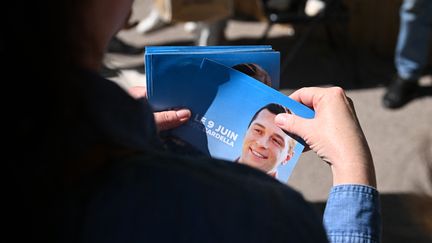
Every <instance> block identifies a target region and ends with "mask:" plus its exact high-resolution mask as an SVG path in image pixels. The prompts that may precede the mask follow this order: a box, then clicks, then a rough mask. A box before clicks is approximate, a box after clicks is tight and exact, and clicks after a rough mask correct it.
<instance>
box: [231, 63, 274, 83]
mask: <svg viewBox="0 0 432 243" xmlns="http://www.w3.org/2000/svg"><path fill="white" fill-rule="evenodd" d="M232 68H234V69H235V70H237V71H240V72H242V73H244V74H247V75H249V76H251V77H252V78H254V79H256V80H258V81H260V82H261V83H263V84H265V85H267V86H271V83H272V81H271V78H270V75H269V74H268V73H267V71H266V70H264V69H263V68H262V67H261V66H259V65H258V64H255V63H241V64H237V65H235V66H233V67H232Z"/></svg>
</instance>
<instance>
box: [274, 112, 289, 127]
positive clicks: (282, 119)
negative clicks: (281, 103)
mask: <svg viewBox="0 0 432 243" xmlns="http://www.w3.org/2000/svg"><path fill="white" fill-rule="evenodd" d="M286 119H287V115H286V114H278V115H276V117H275V123H276V125H279V126H283V125H284V124H285V121H286Z"/></svg>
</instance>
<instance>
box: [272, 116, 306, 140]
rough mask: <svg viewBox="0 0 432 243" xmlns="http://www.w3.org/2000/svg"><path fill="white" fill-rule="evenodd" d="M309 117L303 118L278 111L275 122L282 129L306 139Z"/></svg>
mask: <svg viewBox="0 0 432 243" xmlns="http://www.w3.org/2000/svg"><path fill="white" fill-rule="evenodd" d="M310 122H311V120H310V119H305V118H302V117H299V116H296V115H293V114H288V113H280V114H278V115H277V116H276V117H275V123H276V125H277V126H279V127H280V128H282V129H283V130H285V131H287V132H289V133H292V134H295V135H297V136H299V137H301V138H302V139H303V140H306V137H307V132H308V131H309V130H310V129H308V127H309V126H310V125H309V123H310Z"/></svg>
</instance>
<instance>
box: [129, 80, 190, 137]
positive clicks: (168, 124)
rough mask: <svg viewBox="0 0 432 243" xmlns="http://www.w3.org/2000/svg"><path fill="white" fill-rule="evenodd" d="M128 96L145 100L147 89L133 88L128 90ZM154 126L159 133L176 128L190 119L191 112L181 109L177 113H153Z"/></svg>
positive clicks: (141, 87)
mask: <svg viewBox="0 0 432 243" xmlns="http://www.w3.org/2000/svg"><path fill="white" fill-rule="evenodd" d="M128 91H129V94H130V95H131V96H132V97H134V98H136V99H139V98H147V89H146V87H144V86H133V87H131V88H129V90H128ZM154 117H155V122H156V126H157V128H158V130H159V131H164V130H168V129H172V128H176V127H178V126H180V125H182V124H183V123H185V122H186V121H188V120H189V118H190V117H191V112H190V110H188V109H181V110H177V111H161V112H155V113H154Z"/></svg>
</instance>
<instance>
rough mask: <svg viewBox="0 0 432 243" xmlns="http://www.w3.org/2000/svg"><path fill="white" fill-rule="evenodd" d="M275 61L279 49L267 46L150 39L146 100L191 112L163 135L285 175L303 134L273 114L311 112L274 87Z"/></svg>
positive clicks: (298, 152)
mask: <svg viewBox="0 0 432 243" xmlns="http://www.w3.org/2000/svg"><path fill="white" fill-rule="evenodd" d="M279 64H280V54H279V52H277V51H275V50H273V49H272V47H271V46H268V45H264V46H207V47H196V46H150V47H147V48H146V53H145V65H146V70H145V71H146V79H147V95H148V100H149V103H150V105H151V106H152V107H153V109H154V110H155V111H163V110H171V109H179V108H188V109H190V110H191V111H192V117H191V119H190V120H189V121H188V122H187V123H186V124H185V125H183V126H181V127H179V128H176V129H173V130H171V131H169V134H168V136H167V137H170V138H175V140H176V141H180V143H181V144H183V145H185V144H186V145H187V146H189V147H191V148H193V149H194V150H196V151H198V152H199V154H200V155H204V156H211V157H213V158H217V159H223V160H227V161H232V162H236V163H242V164H246V165H248V166H252V167H254V168H256V169H259V170H261V171H263V172H265V173H267V174H269V175H271V176H274V177H275V178H277V179H279V180H280V181H283V182H287V180H288V178H289V176H290V174H291V172H292V170H293V168H294V167H295V165H296V163H297V161H298V159H299V157H300V155H301V153H302V151H303V149H304V141H302V140H301V139H300V138H298V137H296V136H295V135H293V134H289V133H287V132H286V131H283V130H282V129H280V128H279V127H277V126H276V125H275V124H274V122H273V120H274V117H275V116H276V114H278V113H282V112H288V113H293V114H296V115H298V116H301V117H304V118H312V117H313V116H314V112H313V110H311V109H310V108H308V107H306V106H304V105H302V104H300V103H298V102H296V101H294V100H292V99H290V98H289V97H288V96H286V95H284V94H282V93H280V92H279V91H278V88H279V83H280V80H279ZM185 151H186V150H185ZM188 153H189V152H188ZM191 156H195V155H191ZM196 156H199V155H196Z"/></svg>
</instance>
